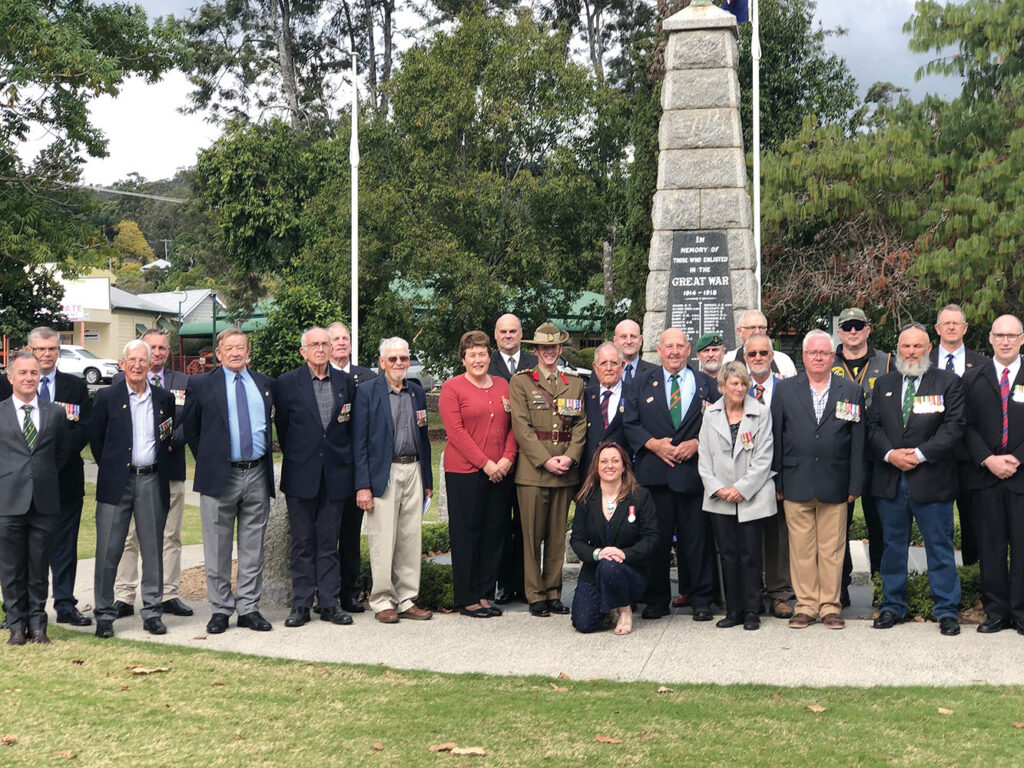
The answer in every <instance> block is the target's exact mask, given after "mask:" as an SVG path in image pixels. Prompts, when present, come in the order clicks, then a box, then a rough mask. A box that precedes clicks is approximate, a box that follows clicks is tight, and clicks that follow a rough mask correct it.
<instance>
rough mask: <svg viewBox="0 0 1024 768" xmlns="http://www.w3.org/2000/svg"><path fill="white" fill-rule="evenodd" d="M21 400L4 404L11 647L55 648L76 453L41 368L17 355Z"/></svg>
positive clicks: (1, 474) (1, 494) (11, 375)
mask: <svg viewBox="0 0 1024 768" xmlns="http://www.w3.org/2000/svg"><path fill="white" fill-rule="evenodd" d="M7 378H8V380H9V381H10V383H11V385H12V387H13V389H14V394H13V395H12V396H11V397H10V398H9V399H7V400H5V401H4V402H3V403H0V499H3V500H4V503H3V505H2V506H0V588H2V589H3V592H4V601H5V603H6V606H7V625H8V627H9V628H10V630H11V637H10V640H8V641H7V642H8V643H9V644H10V645H24V644H25V642H26V635H29V636H31V638H32V642H33V643H48V642H50V640H49V638H48V637H47V636H46V594H47V592H48V589H49V578H48V577H49V570H50V549H51V547H52V546H53V532H54V529H55V528H56V526H57V519H58V516H59V513H60V493H59V491H58V484H57V468H58V467H59V466H61V465H62V464H63V463H64V460H65V459H66V458H67V455H68V451H69V450H70V443H69V442H68V425H67V417H65V415H64V409H63V408H61V407H60V406H56V405H53V403H46V402H40V400H39V396H38V394H37V392H36V390H37V389H38V388H39V361H37V360H36V359H35V357H33V355H32V353H31V352H28V351H21V352H18V353H16V354H15V355H14V356H13V357H12V358H11V362H10V368H9V369H8V371H7Z"/></svg>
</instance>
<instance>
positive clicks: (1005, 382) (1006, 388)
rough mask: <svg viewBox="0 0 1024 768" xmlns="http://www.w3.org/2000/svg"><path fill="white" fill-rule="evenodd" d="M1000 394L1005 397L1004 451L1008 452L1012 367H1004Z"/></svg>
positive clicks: (1000, 380) (1000, 381) (1000, 382)
mask: <svg viewBox="0 0 1024 768" xmlns="http://www.w3.org/2000/svg"><path fill="white" fill-rule="evenodd" d="M999 394H1000V396H1002V398H1003V442H1002V452H1003V453H1006V444H1007V442H1008V440H1007V438H1008V437H1009V434H1010V419H1009V412H1008V411H1007V406H1008V405H1009V403H1010V369H1009V368H1003V375H1002V377H1001V378H1000V379H999Z"/></svg>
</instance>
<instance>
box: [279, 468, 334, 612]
mask: <svg viewBox="0 0 1024 768" xmlns="http://www.w3.org/2000/svg"><path fill="white" fill-rule="evenodd" d="M324 485H325V483H324V482H323V478H322V477H321V479H320V489H319V491H318V493H317V495H316V497H315V498H312V499H300V498H298V497H296V496H285V502H286V503H287V505H288V522H289V524H290V525H291V529H292V551H291V567H292V592H294V593H295V600H294V602H293V605H294V607H296V608H309V607H311V606H312V605H313V595H314V594H317V595H319V598H320V605H321V606H322V607H325V608H326V607H327V606H335V605H338V596H339V593H340V589H341V566H340V563H339V559H338V535H339V531H340V530H341V514H342V510H343V509H344V508H345V499H338V500H336V501H332V500H331V499H329V498H327V492H326V490H325V488H324Z"/></svg>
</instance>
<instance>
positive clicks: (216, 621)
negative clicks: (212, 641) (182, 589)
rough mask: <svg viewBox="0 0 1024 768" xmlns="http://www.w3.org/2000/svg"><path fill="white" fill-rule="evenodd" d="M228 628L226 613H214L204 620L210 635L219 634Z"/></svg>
mask: <svg viewBox="0 0 1024 768" xmlns="http://www.w3.org/2000/svg"><path fill="white" fill-rule="evenodd" d="M227 630H228V615H227V614H226V613H215V614H213V616H211V617H210V620H209V621H208V622H206V631H207V632H208V633H209V634H211V635H219V634H221V633H222V632H227Z"/></svg>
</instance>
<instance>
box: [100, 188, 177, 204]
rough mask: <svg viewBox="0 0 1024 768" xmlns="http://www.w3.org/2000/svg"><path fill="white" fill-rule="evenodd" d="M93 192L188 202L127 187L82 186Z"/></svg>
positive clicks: (170, 201)
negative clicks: (132, 190)
mask: <svg viewBox="0 0 1024 768" xmlns="http://www.w3.org/2000/svg"><path fill="white" fill-rule="evenodd" d="M82 189H88V190H91V191H92V192H106V193H107V194H109V195H127V196H128V197H144V198H146V199H147V200H159V201H160V202H162V203H187V202H188V200H182V199H181V198H179V197H165V196H164V195H147V194H145V193H143V192H129V191H127V190H125V189H111V188H110V187H82Z"/></svg>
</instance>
